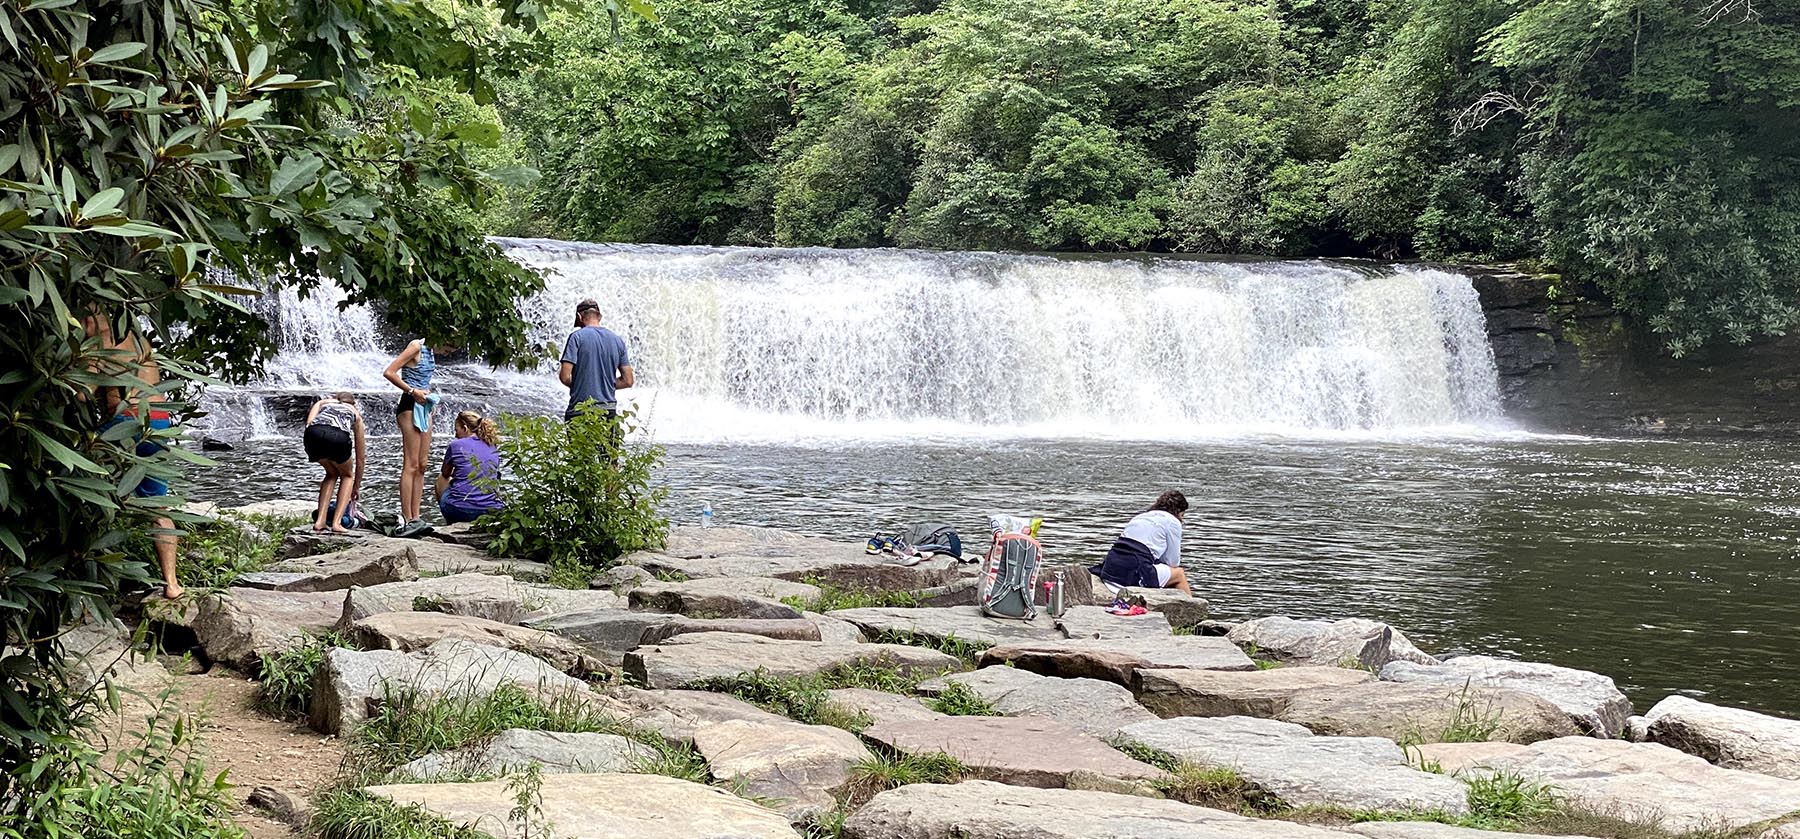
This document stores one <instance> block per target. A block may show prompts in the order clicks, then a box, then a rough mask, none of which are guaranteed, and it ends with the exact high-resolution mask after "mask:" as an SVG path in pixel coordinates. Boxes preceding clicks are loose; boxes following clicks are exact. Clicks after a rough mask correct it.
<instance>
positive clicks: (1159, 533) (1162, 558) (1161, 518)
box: [1119, 510, 1181, 567]
mask: <svg viewBox="0 0 1800 839" xmlns="http://www.w3.org/2000/svg"><path fill="white" fill-rule="evenodd" d="M1119 536H1120V537H1121V538H1124V539H1130V540H1131V541H1133V542H1136V543H1138V544H1140V545H1143V546H1144V547H1146V548H1149V549H1150V555H1151V556H1154V557H1156V561H1157V562H1158V563H1161V564H1163V565H1168V566H1171V567H1173V566H1178V565H1180V564H1181V519H1178V518H1176V517H1174V516H1172V515H1170V514H1168V513H1165V512H1163V511H1161V510H1151V511H1149V512H1145V513H1138V514H1137V515H1135V516H1133V517H1132V518H1131V521H1129V522H1127V523H1126V524H1125V532H1124V533H1121V534H1119Z"/></svg>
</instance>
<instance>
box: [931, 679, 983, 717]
mask: <svg viewBox="0 0 1800 839" xmlns="http://www.w3.org/2000/svg"><path fill="white" fill-rule="evenodd" d="M928 704H930V705H931V710H933V711H936V712H938V713H940V714H949V715H950V716H953V717H998V716H1001V713H1000V709H998V708H995V707H994V703H992V702H989V701H987V700H986V699H983V698H981V694H978V693H976V692H975V689H974V688H971V687H969V686H968V685H965V684H963V683H962V682H950V683H948V684H946V685H945V686H944V689H943V690H942V691H939V692H938V695H937V696H935V697H933V698H932V700H931V702H930V703H928Z"/></svg>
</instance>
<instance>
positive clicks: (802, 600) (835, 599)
mask: <svg viewBox="0 0 1800 839" xmlns="http://www.w3.org/2000/svg"><path fill="white" fill-rule="evenodd" d="M800 581H801V582H803V583H806V584H807V585H811V586H816V587H818V589H819V596H817V597H799V596H795V597H784V598H782V599H781V602H783V603H786V604H787V605H789V606H792V607H794V608H796V609H799V610H800V611H802V612H831V611H836V610H838V609H867V608H871V607H876V606H900V607H905V608H913V607H917V606H922V605H924V599H923V598H922V597H920V595H919V594H918V592H912V591H879V590H870V589H851V588H843V587H841V586H837V585H833V584H831V583H828V582H826V581H825V579H824V578H822V577H817V576H807V577H802V578H801V580H800Z"/></svg>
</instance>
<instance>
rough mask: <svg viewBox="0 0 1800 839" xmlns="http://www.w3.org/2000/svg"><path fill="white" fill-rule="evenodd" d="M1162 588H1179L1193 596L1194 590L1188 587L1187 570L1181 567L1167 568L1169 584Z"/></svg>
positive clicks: (1183, 592)
mask: <svg viewBox="0 0 1800 839" xmlns="http://www.w3.org/2000/svg"><path fill="white" fill-rule="evenodd" d="M1163 588H1173V589H1180V590H1181V593H1182V594H1185V595H1187V596H1189V597H1193V596H1194V590H1193V589H1191V588H1188V580H1187V571H1186V570H1184V569H1181V568H1171V569H1169V584H1168V585H1166V586H1163Z"/></svg>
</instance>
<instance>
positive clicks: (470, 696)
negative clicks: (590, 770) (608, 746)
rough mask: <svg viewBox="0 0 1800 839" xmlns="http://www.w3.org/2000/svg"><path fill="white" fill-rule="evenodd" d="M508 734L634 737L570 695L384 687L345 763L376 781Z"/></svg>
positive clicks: (501, 689) (503, 688) (513, 689)
mask: <svg viewBox="0 0 1800 839" xmlns="http://www.w3.org/2000/svg"><path fill="white" fill-rule="evenodd" d="M509 728H529V729H534V730H537V731H568V732H606V733H613V734H626V733H628V732H630V733H632V734H637V732H636V731H635V730H633V729H631V728H630V727H629V726H626V725H624V724H622V723H620V722H619V721H618V720H617V719H615V718H613V717H612V716H611V715H609V714H606V713H604V712H602V711H601V710H600V709H599V707H598V705H597V704H596V703H594V702H593V700H591V699H590V698H588V697H586V696H582V695H580V694H576V693H565V694H555V695H551V696H536V695H533V694H531V693H528V692H527V691H525V690H524V689H523V688H520V687H518V686H516V685H510V684H507V685H501V686H500V687H499V688H497V689H495V690H494V691H493V692H492V693H488V694H481V693H478V692H474V691H452V692H450V693H446V694H441V695H426V694H421V693H419V692H418V691H417V690H413V689H405V688H398V687H394V686H392V685H389V686H388V687H387V688H386V689H385V690H384V692H383V695H382V701H381V704H380V710H379V711H377V713H376V714H375V715H374V716H372V717H370V718H369V719H368V720H366V721H364V722H363V723H362V725H360V726H358V727H357V729H356V734H355V738H354V740H353V741H352V742H351V744H350V748H349V758H348V761H347V762H348V763H349V764H350V765H352V766H354V767H355V769H356V771H357V773H358V774H360V775H362V776H364V777H379V776H382V775H385V774H386V773H388V772H390V771H392V770H393V769H394V768H395V767H398V766H400V765H401V764H404V763H407V762H409V761H412V760H414V759H416V758H420V757H423V756H425V755H428V754H431V753H432V752H441V751H449V750H451V749H457V748H461V747H463V746H466V745H468V744H470V743H473V742H476V741H478V740H481V739H482V738H485V737H491V736H493V735H495V734H499V733H500V732H502V731H505V730H507V729H509Z"/></svg>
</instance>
